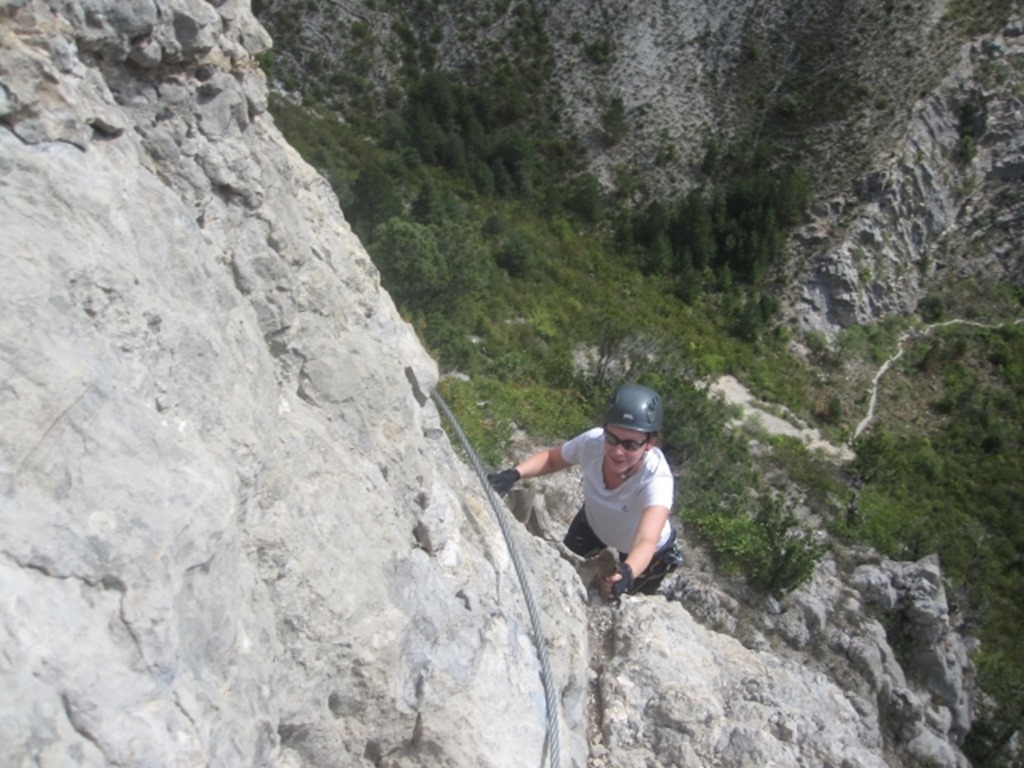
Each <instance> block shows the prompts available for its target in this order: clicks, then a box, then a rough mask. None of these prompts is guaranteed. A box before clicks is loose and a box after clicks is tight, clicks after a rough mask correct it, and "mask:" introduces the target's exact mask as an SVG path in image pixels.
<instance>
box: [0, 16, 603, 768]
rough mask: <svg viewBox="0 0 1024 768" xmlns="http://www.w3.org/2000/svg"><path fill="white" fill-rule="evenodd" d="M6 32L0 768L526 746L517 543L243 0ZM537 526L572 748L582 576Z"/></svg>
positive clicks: (535, 672) (581, 674)
mask: <svg viewBox="0 0 1024 768" xmlns="http://www.w3.org/2000/svg"><path fill="white" fill-rule="evenodd" d="M52 9H55V10H52ZM0 34H2V44H0V93H2V96H3V98H2V99H0V200H2V203H0V207H2V209H3V226H2V227H0V274H2V276H3V281H4V291H3V293H2V298H0V304H2V307H3V312H2V318H0V345H2V349H3V355H2V358H0V382H2V384H0V422H2V424H3V427H2V429H0V486H2V494H3V501H2V503H0V594H2V595H3V600H2V607H0V636H2V637H3V659H2V661H0V691H2V693H0V763H2V764H3V765H29V764H32V765H35V764H40V765H79V766H101V765H133V766H147V765H152V766H168V765H262V766H281V765H311V766H312V765H316V766H329V765H338V766H341V765H344V766H353V765H393V766H398V765H467V766H468V765H474V766H478V765H489V766H522V765H524V764H533V765H539V764H541V762H542V760H543V755H544V750H545V738H546V716H547V707H546V705H545V700H544V697H543V695H541V681H540V678H539V666H538V655H537V651H536V649H535V646H534V637H533V634H532V632H531V628H530V622H529V620H528V616H527V612H526V610H525V607H524V603H523V597H522V594H521V592H520V589H519V587H518V584H517V580H516V576H515V573H514V571H513V569H512V567H511V563H510V560H509V555H508V553H507V551H506V547H505V545H504V543H503V541H502V538H501V536H500V535H499V532H498V529H497V527H496V526H495V524H494V520H493V514H492V512H491V511H490V510H489V509H488V507H487V506H486V504H485V503H484V497H483V495H482V492H481V490H480V485H479V483H478V481H477V480H476V478H475V477H474V476H472V475H471V474H470V473H469V472H468V471H467V469H466V467H465V465H464V464H463V463H462V462H461V461H459V460H457V459H456V457H455V454H454V452H453V451H452V450H451V448H450V446H449V444H448V441H447V439H446V438H445V437H444V434H443V432H442V431H441V429H440V423H439V417H438V414H437V412H436V411H435V410H434V407H433V404H432V403H431V402H430V401H429V400H426V399H424V397H423V393H424V392H429V391H430V390H431V389H432V387H433V385H434V382H435V380H436V376H437V372H436V367H435V364H434V362H433V361H432V360H431V359H430V358H429V357H428V355H427V354H426V353H425V352H424V350H423V348H422V346H421V345H420V344H419V342H418V340H417V339H416V337H415V335H414V334H413V332H412V331H411V329H410V327H409V326H408V325H407V324H406V323H404V322H403V321H402V320H401V318H400V317H399V316H398V313H397V312H396V310H395V308H394V305H393V304H392V302H391V300H390V298H389V297H388V295H387V294H386V293H385V292H384V291H383V290H382V289H381V287H380V284H379V280H378V275H377V271H376V269H375V268H374V266H373V264H372V263H371V262H370V260H369V258H368V257H367V255H366V253H365V251H364V250H363V248H362V246H361V245H360V243H359V242H358V240H357V239H356V238H355V237H354V235H353V234H352V232H351V231H350V229H349V228H348V226H347V224H346V223H345V220H344V218H343V216H342V213H341V211H340V210H339V208H338V203H337V200H336V198H335V197H334V195H333V193H332V192H331V190H330V188H329V186H328V184H327V183H326V182H325V181H324V180H323V179H322V178H321V177H320V176H319V175H317V174H316V173H315V172H314V171H313V170H312V169H311V168H310V167H309V166H307V165H306V164H305V163H304V162H302V161H301V160H300V158H299V157H298V156H297V154H296V153H295V152H294V151H293V150H292V149H291V148H290V147H288V146H287V145H286V144H285V142H284V141H283V140H282V138H281V136H280V134H279V133H278V131H277V130H276V129H275V127H274V125H273V123H272V121H271V120H270V118H269V116H268V115H267V114H266V113H265V111H264V107H265V99H266V92H265V86H264V82H263V75H262V73H261V71H260V69H259V68H258V67H257V66H256V65H255V63H254V61H253V59H252V56H253V54H255V53H258V52H259V50H261V49H262V48H263V47H265V46H266V45H268V44H269V39H268V38H267V36H266V34H265V33H264V32H263V31H262V30H261V28H260V27H259V25H258V24H256V22H255V21H254V19H253V18H252V16H251V13H250V11H249V8H248V4H247V3H245V2H237V1H236V0H225V1H224V2H218V3H209V2H201V1H200V0H159V1H157V0H138V2H132V3H124V2H121V0H117V1H116V2H115V1H114V0H111V1H110V2H103V1H102V0H91V1H90V2H66V3H46V2H32V1H29V2H15V3H10V2H8V3H4V4H3V5H2V6H0ZM413 383H415V385H416V386H413ZM522 539H523V541H522V548H523V555H524V557H525V558H526V559H527V561H528V562H530V563H532V566H531V567H530V569H529V571H530V572H532V573H537V574H545V575H546V576H547V578H545V579H544V581H543V582H538V583H537V584H536V585H535V589H536V590H538V596H537V599H538V602H539V603H540V604H541V605H542V606H543V607H544V609H543V613H544V615H546V616H547V617H548V623H547V628H548V631H549V632H550V640H549V644H550V648H549V649H548V650H549V652H550V657H551V666H552V668H553V670H554V672H555V674H556V675H557V680H558V690H559V691H560V692H561V693H562V694H563V695H564V697H565V701H560V702H559V718H560V719H559V721H558V722H559V724H560V727H561V728H562V729H563V730H564V734H563V737H562V740H561V743H562V754H563V755H564V756H565V759H566V762H567V764H573V763H575V764H580V763H581V761H582V759H583V757H582V755H584V754H585V744H584V743H583V741H582V740H581V739H579V738H575V737H574V736H573V734H574V733H575V732H577V731H579V730H580V729H579V728H578V727H577V726H576V724H577V723H578V722H579V721H580V719H581V718H582V717H583V709H582V704H581V703H580V702H581V700H582V697H581V696H580V695H579V693H578V692H579V691H582V690H585V687H586V677H585V669H586V657H587V654H586V652H585V630H584V627H585V622H584V621H583V618H582V612H583V608H582V601H581V600H580V598H579V592H580V591H581V590H580V587H579V584H578V580H577V579H576V577H575V575H574V573H573V571H572V569H571V568H570V567H569V566H568V565H566V564H564V563H563V562H562V561H561V560H560V559H559V558H558V557H557V556H554V557H552V556H551V555H550V554H549V553H547V552H546V551H544V550H542V549H541V548H540V546H539V544H537V543H535V542H534V540H533V539H532V538H531V537H529V536H527V535H525V534H523V536H522ZM531 558H538V559H539V560H540V561H541V562H539V563H534V562H533V560H532V559H531ZM549 590H553V591H549ZM573 713H574V714H573Z"/></svg>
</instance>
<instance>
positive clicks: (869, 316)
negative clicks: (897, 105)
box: [790, 20, 1024, 338]
mask: <svg viewBox="0 0 1024 768" xmlns="http://www.w3.org/2000/svg"><path fill="white" fill-rule="evenodd" d="M1022 32H1024V28H1022V24H1021V22H1020V20H1016V21H1013V22H1011V23H1009V24H1008V25H1007V26H1006V27H1005V28H1004V29H1003V30H1002V32H1001V33H1000V34H998V35H992V36H987V37H984V38H981V39H978V40H976V41H973V42H971V43H970V44H968V45H966V46H965V47H964V48H963V50H962V52H961V56H960V59H959V62H958V65H957V66H956V68H955V69H954V70H953V71H952V72H951V73H950V74H949V75H948V76H947V77H946V78H945V79H944V81H943V82H942V83H941V84H940V85H939V87H938V88H936V89H935V90H934V91H932V92H930V93H928V94H927V95H926V96H925V97H923V98H921V99H920V100H919V101H918V102H917V103H916V104H915V110H914V119H913V121H912V122H911V123H910V125H909V128H908V130H907V132H906V136H905V139H904V141H903V143H902V146H901V147H900V148H899V149H898V150H897V151H896V152H894V154H893V155H892V157H890V158H889V159H888V160H887V161H883V162H880V163H879V164H878V166H877V170H876V171H874V172H872V173H870V174H868V175H867V176H864V177H862V178H861V179H859V180H858V181H857V182H856V184H855V185H854V188H853V189H852V190H851V194H849V195H846V196H842V197H837V198H835V199H834V200H832V201H830V202H828V203H826V204H823V205H821V206H820V209H819V210H818V211H817V214H816V216H815V221H814V222H813V223H812V224H810V225H809V226H807V227H806V228H804V229H803V230H802V231H800V232H798V233H797V234H796V235H795V236H794V238H793V241H792V250H793V254H794V256H795V258H796V263H797V267H796V272H797V278H796V281H795V283H794V291H793V293H794V295H793V297H792V299H791V301H790V308H791V310H792V314H793V317H794V320H795V321H796V323H797V325H798V326H799V327H801V328H802V329H803V330H805V331H817V332H820V333H823V334H824V335H825V336H826V337H828V338H833V337H834V336H835V335H836V334H837V333H838V332H839V331H841V330H842V329H843V328H845V327H848V326H850V325H855V324H860V323H867V322H870V321H872V320H874V319H877V318H880V317H885V316H889V315H908V314H913V313H915V312H916V311H917V308H918V304H919V302H920V301H921V300H922V299H923V298H924V297H925V296H926V295H927V293H928V291H929V290H930V289H931V288H932V287H934V286H935V285H936V284H940V283H941V281H942V280H944V279H953V280H957V279H962V278H964V277H968V276H981V277H983V278H985V279H986V280H989V281H994V282H1001V281H1008V282H1013V283H1017V284H1019V283H1021V282H1022V281H1024V261H1022V258H1021V253H1020V242H1021V236H1022V235H1021V233H1022V230H1024V198H1022V197H1021V194H1020V189H1021V178H1022V174H1024V141H1022V135H1021V121H1020V99H1019V97H1018V96H1017V95H1016V94H1015V92H1014V89H1015V88H1016V87H1017V86H1019V84H1020V82H1021V72H1022V62H1024V34H1022Z"/></svg>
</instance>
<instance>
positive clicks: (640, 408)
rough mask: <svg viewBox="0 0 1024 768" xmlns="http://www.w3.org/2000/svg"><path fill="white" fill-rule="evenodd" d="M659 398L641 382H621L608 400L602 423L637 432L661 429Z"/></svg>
mask: <svg viewBox="0 0 1024 768" xmlns="http://www.w3.org/2000/svg"><path fill="white" fill-rule="evenodd" d="M661 420H662V411H661V398H660V397H658V393H657V392H655V391H654V390H653V389H651V388H650V387H645V386H643V385H641V384H623V385H622V386H621V387H618V388H617V389H616V390H615V391H614V392H613V393H612V396H611V398H609V400H608V407H607V408H606V409H605V412H604V425H605V426H606V427H607V426H613V427H622V428H623V429H635V430H637V431H638V432H658V431H660V430H661Z"/></svg>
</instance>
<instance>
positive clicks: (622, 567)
mask: <svg viewBox="0 0 1024 768" xmlns="http://www.w3.org/2000/svg"><path fill="white" fill-rule="evenodd" d="M615 572H616V573H618V574H619V575H620V576H622V578H621V579H619V580H618V581H613V582H612V600H618V599H619V598H620V597H622V595H623V594H625V593H626V592H629V590H631V589H632V588H633V569H632V568H630V567H629V566H628V565H627V564H626V563H619V564H618V565H617V566H615Z"/></svg>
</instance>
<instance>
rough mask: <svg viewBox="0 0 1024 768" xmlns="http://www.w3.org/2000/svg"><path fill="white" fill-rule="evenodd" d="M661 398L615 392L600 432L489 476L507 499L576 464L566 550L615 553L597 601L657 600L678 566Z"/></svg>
mask: <svg viewBox="0 0 1024 768" xmlns="http://www.w3.org/2000/svg"><path fill="white" fill-rule="evenodd" d="M661 426H662V406H661V398H660V397H659V396H658V394H657V393H656V392H655V391H654V390H653V389H650V388H648V387H645V386H641V385H639V384H624V385H622V386H620V387H618V388H617V389H616V390H615V392H614V393H612V396H611V398H610V399H609V400H608V405H607V407H606V409H605V412H604V418H603V420H602V426H600V427H594V428H593V429H590V430H588V431H586V432H583V433H582V434H579V435H577V436H576V437H574V438H572V439H571V440H568V441H567V442H564V443H562V444H560V445H556V446H554V447H551V448H546V449H544V450H542V451H539V452H537V453H535V454H533V455H532V456H530V457H528V458H526V459H524V460H523V461H521V462H519V463H518V464H517V465H516V466H515V467H512V468H510V469H506V470H503V471H501V472H495V473H492V474H490V475H488V476H487V480H488V482H490V484H491V487H492V488H493V489H494V490H495V491H496V492H497V493H499V494H501V495H505V494H506V493H508V492H509V490H510V489H511V488H512V485H513V484H514V483H515V482H517V481H518V480H520V479H523V478H528V477H538V476H540V475H548V474H551V473H553V472H559V471H561V470H563V469H566V468H568V467H570V466H572V465H574V464H578V465H579V466H580V468H581V469H582V471H583V499H584V502H583V506H582V507H581V508H580V511H579V512H578V513H577V514H576V517H575V518H574V519H573V521H572V523H570V525H569V530H568V531H567V532H566V534H565V539H564V540H563V543H564V544H565V546H566V547H568V548H569V549H570V550H572V551H573V552H575V553H576V554H578V555H580V556H582V557H591V556H593V555H596V554H598V553H599V552H600V551H601V550H603V549H604V548H605V547H612V548H614V549H615V550H617V551H618V553H619V558H618V559H619V562H618V564H617V566H616V568H615V570H613V571H611V572H610V573H608V574H607V575H606V576H604V578H602V580H601V594H602V595H603V596H604V597H605V599H607V600H618V599H619V597H621V596H622V595H623V594H624V593H625V594H635V593H637V592H642V593H643V594H654V592H655V591H656V590H657V588H658V586H659V585H660V584H661V580H662V579H663V578H664V577H665V576H666V574H668V573H670V572H671V571H673V570H675V569H676V567H678V566H679V565H680V564H681V563H682V561H683V558H682V554H681V553H680V551H679V548H678V545H677V543H676V533H675V530H674V528H673V526H672V523H671V520H670V516H671V510H672V501H673V492H674V488H675V482H674V479H673V477H672V472H671V470H670V469H669V465H668V461H667V460H666V459H665V456H664V454H663V453H662V452H661V449H660V448H658V434H659V431H660V430H661Z"/></svg>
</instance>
